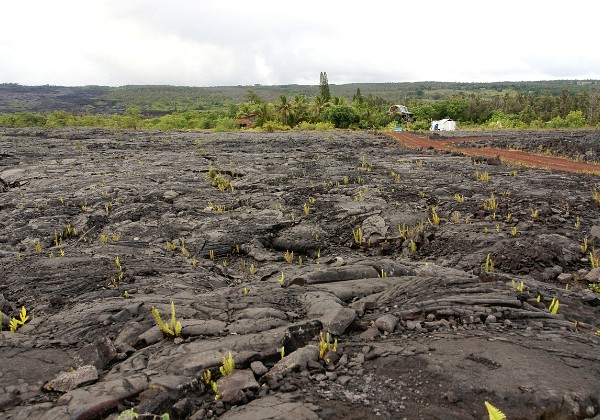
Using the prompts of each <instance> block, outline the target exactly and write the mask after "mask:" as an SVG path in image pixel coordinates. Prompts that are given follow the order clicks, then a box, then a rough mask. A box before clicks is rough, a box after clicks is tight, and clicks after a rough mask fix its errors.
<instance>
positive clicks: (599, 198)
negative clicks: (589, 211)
mask: <svg viewBox="0 0 600 420" xmlns="http://www.w3.org/2000/svg"><path fill="white" fill-rule="evenodd" d="M592 198H593V199H594V201H595V202H596V203H598V204H600V190H598V186H596V187H595V188H594V191H592Z"/></svg>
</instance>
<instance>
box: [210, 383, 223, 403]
mask: <svg viewBox="0 0 600 420" xmlns="http://www.w3.org/2000/svg"><path fill="white" fill-rule="evenodd" d="M210 387H211V388H212V391H213V392H214V393H215V401H217V400H220V399H221V394H219V388H217V383H216V382H215V381H211V382H210Z"/></svg>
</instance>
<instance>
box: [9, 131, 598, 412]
mask: <svg viewBox="0 0 600 420" xmlns="http://www.w3.org/2000/svg"><path fill="white" fill-rule="evenodd" d="M553 136H554V137H553ZM570 136H571V137H570ZM577 136H579V134H577V133H568V132H555V133H554V134H552V133H546V134H545V135H544V141H545V142H548V141H551V142H552V143H551V144H556V145H558V144H561V143H560V141H564V142H566V143H565V144H571V145H572V144H575V143H577V141H576V140H577V139H579V140H581V138H580V137H577ZM594 136H595V137H594ZM598 137H599V135H598V133H597V132H595V133H594V132H588V133H586V139H587V140H586V141H588V140H590V139H592V138H595V139H596V141H597V140H598ZM539 139H540V137H539V136H538V135H537V134H535V133H530V132H526V133H523V134H522V136H521V137H519V138H518V143H519V144H520V145H521V147H522V149H523V150H540V145H539V144H537V142H539V141H540V140H539ZM511 141H512V140H511ZM514 141H515V142H516V141H517V140H516V139H515V140H514ZM509 143H510V142H508V140H507V141H505V144H504V146H506V147H510V146H508V144H509ZM476 144H477V146H478V147H487V146H490V144H488V143H486V138H482V139H479V140H477V142H476ZM548 144H550V143H548ZM596 144H597V143H596ZM473 145H474V143H473V142H471V144H470V145H468V147H473ZM491 145H492V146H494V147H502V145H501V144H499V142H496V143H495V144H491ZM587 147H588V146H587V143H586V145H584V146H582V150H581V151H580V152H581V153H583V154H585V153H586V150H587ZM545 148H546V143H544V144H542V145H541V149H545ZM573 153H579V151H575V152H573ZM588 155H591V153H588ZM486 162H487V161H486V160H485V159H484V160H482V161H481V162H480V163H476V164H474V163H473V161H472V160H471V159H470V158H468V157H464V156H462V155H460V154H458V153H456V152H455V151H452V150H435V149H433V150H431V149H409V148H406V147H404V146H403V145H402V144H401V142H399V141H397V140H395V139H393V138H391V137H387V136H385V135H380V134H370V133H360V132H346V131H336V132H325V133H320V132H284V133H258V132H236V133H201V132H158V131H142V132H135V131H111V130H105V129H61V130H42V129H7V128H3V129H0V228H1V230H0V310H1V311H2V314H3V315H2V332H1V333H0V366H2V369H1V370H0V411H1V412H2V417H3V418H6V419H35V418H40V419H42V418H43V419H65V418H76V419H84V418H116V416H117V414H118V413H119V412H121V411H123V410H126V409H129V408H133V409H134V410H135V411H136V412H138V413H147V414H149V413H153V414H162V413H165V412H168V413H169V414H170V415H171V418H192V419H200V418H219V417H220V418H225V419H248V418H272V419H279V418H281V419H283V418H286V419H294V418H296V419H305V418H325V419H333V418H341V417H345V418H348V419H364V418H372V417H374V416H378V417H380V418H407V419H481V418H484V416H486V415H487V414H486V413H487V412H486V409H485V406H484V401H489V402H490V403H492V404H493V405H494V406H496V407H498V408H500V409H501V410H502V411H503V412H504V413H505V414H506V415H507V416H508V418H510V419H531V418H541V419H563V418H565V419H583V418H598V415H599V413H600V388H599V387H598V384H599V383H600V336H599V335H597V334H596V332H597V331H598V330H599V329H600V320H599V317H598V315H599V312H600V295H598V294H595V293H594V292H593V291H592V290H590V289H589V288H588V284H589V283H593V282H595V281H598V278H599V277H600V269H592V266H591V265H592V264H591V261H590V257H591V256H593V254H592V255H590V252H592V250H593V249H594V248H600V206H599V204H598V203H597V202H596V201H595V200H594V197H593V191H594V190H595V189H597V188H598V186H597V184H598V183H599V178H598V177H597V176H594V175H589V174H576V173H568V172H559V171H548V170H542V169H531V168H526V167H521V166H508V165H506V164H499V162H492V161H490V162H487V163H486ZM515 170H516V172H515ZM484 173H486V174H487V177H482V174H484ZM476 174H478V175H479V179H477V177H476ZM485 178H487V180H485ZM586 238H587V247H588V249H587V250H585V252H582V247H583V246H584V239H586ZM286 251H287V254H286ZM292 252H293V256H292ZM284 255H285V257H287V258H288V259H289V260H290V261H291V262H288V261H286V259H285V257H284ZM488 256H489V258H488ZM117 257H118V264H117ZM486 259H487V261H488V264H487V267H486ZM491 263H493V265H494V270H491ZM119 266H120V267H119ZM486 268H487V270H486ZM553 300H558V301H559V309H558V313H556V314H552V313H551V312H550V311H549V309H548V308H549V306H550V304H551V303H552V301H553ZM171 302H173V303H174V306H175V309H176V317H177V319H178V320H180V321H181V324H182V332H181V337H178V338H176V339H170V338H165V337H163V336H162V334H161V332H160V330H159V329H158V327H157V326H156V323H155V320H154V318H153V315H152V313H151V308H152V307H153V306H154V307H156V308H157V309H159V311H160V313H161V315H162V317H163V319H164V320H167V319H168V318H169V314H170V308H171ZM22 307H25V308H26V310H27V313H28V315H29V316H30V318H29V320H28V321H27V322H26V323H25V324H24V325H23V326H21V327H20V328H18V329H17V331H16V332H15V333H11V332H9V331H7V330H8V324H9V321H10V319H11V318H13V317H17V318H18V314H19V312H20V311H21V308H22ZM320 332H324V333H327V332H330V333H331V335H332V339H331V344H332V346H333V341H334V338H336V339H337V341H338V348H337V349H336V351H333V349H330V351H329V352H328V353H326V354H324V355H323V357H320V354H319V348H318V346H319V333H320ZM282 347H283V349H284V353H285V356H284V357H283V359H282V356H281V349H282ZM229 352H231V354H232V356H233V358H234V360H235V363H236V369H235V370H234V372H233V373H232V374H231V375H229V376H221V374H220V373H219V366H220V365H221V363H222V358H223V357H227V356H228V355H229ZM206 370H210V371H211V372H212V378H213V380H215V381H216V384H217V388H218V391H219V393H220V395H221V398H220V399H218V400H216V399H215V394H214V392H213V390H212V387H211V386H207V385H206V384H205V383H204V381H203V373H205V372H206Z"/></svg>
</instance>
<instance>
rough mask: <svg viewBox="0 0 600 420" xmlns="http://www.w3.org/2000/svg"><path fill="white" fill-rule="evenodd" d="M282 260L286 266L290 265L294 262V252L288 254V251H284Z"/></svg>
mask: <svg viewBox="0 0 600 420" xmlns="http://www.w3.org/2000/svg"><path fill="white" fill-rule="evenodd" d="M283 259H284V260H285V261H286V262H287V263H288V264H291V263H292V262H293V261H294V251H292V252H290V251H289V250H286V251H285V253H284V254H283Z"/></svg>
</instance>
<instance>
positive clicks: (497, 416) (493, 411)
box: [485, 401, 506, 420]
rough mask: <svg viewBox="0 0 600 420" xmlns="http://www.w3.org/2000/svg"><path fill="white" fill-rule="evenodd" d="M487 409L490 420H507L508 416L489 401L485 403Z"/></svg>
mask: <svg viewBox="0 0 600 420" xmlns="http://www.w3.org/2000/svg"><path fill="white" fill-rule="evenodd" d="M485 408H487V411H488V414H489V416H490V420H506V415H505V414H504V413H503V412H502V411H500V410H498V409H497V408H496V407H494V406H493V405H492V404H490V403H489V402H487V401H485Z"/></svg>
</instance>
